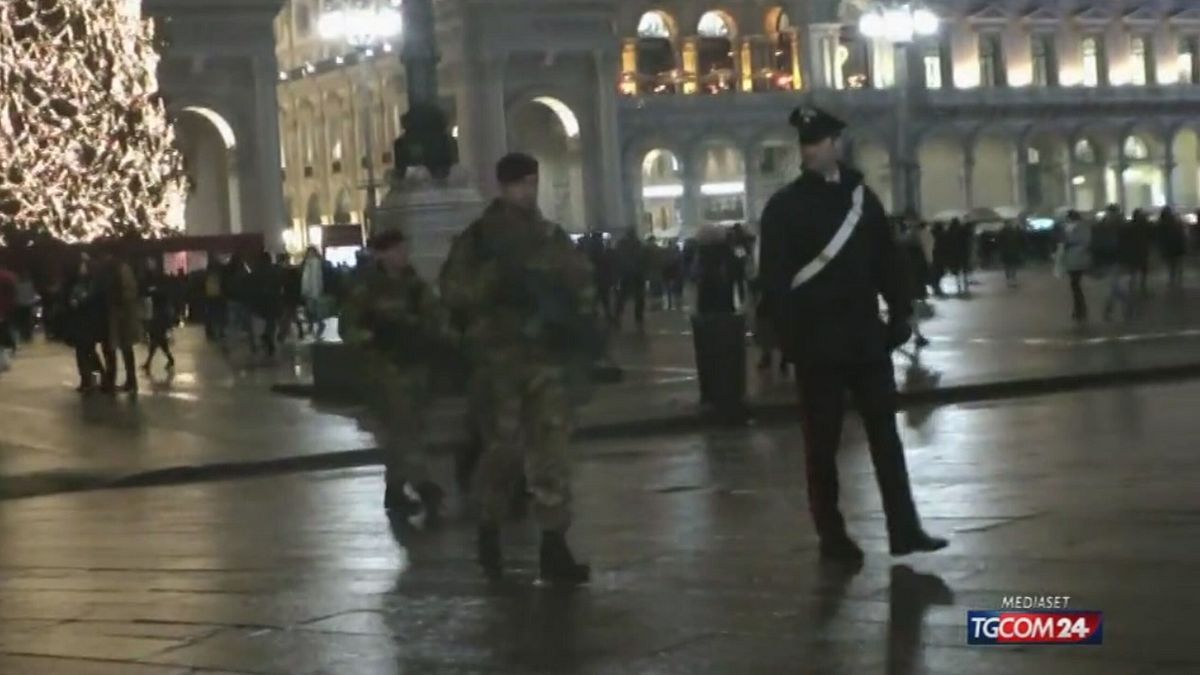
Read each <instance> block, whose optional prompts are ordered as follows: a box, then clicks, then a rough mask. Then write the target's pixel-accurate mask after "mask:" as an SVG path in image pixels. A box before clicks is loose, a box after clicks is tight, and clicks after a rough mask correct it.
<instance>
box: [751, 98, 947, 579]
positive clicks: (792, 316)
mask: <svg viewBox="0 0 1200 675" xmlns="http://www.w3.org/2000/svg"><path fill="white" fill-rule="evenodd" d="M791 123H792V125H793V126H795V127H796V128H797V129H798V131H799V132H800V144H801V146H814V147H815V146H816V145H818V144H823V143H825V142H827V141H830V140H831V139H832V142H835V143H836V141H837V138H838V136H839V135H840V133H841V131H842V129H844V128H845V124H844V123H842V122H841V121H840V120H838V119H837V118H835V117H833V116H832V115H829V114H828V113H825V112H823V111H820V110H817V109H814V108H802V109H799V110H797V111H796V112H794V113H792V117H791ZM825 147H826V148H828V147H829V146H825ZM806 150H811V148H806ZM761 227H762V238H761V250H760V254H759V255H760V266H761V269H760V273H761V279H762V283H763V290H764V294H765V297H764V302H763V309H764V310H765V311H766V312H767V313H768V318H769V320H771V321H772V322H773V323H774V325H775V326H777V327H778V330H779V332H780V335H781V342H782V345H783V350H784V353H785V354H786V355H787V357H788V358H789V359H790V360H791V361H792V362H793V363H795V364H796V374H797V383H798V389H799V396H800V409H801V424H802V426H803V429H804V442H805V451H806V458H807V477H808V500H809V508H810V509H811V511H812V516H813V520H814V521H815V524H816V528H817V533H818V535H819V536H820V538H821V555H822V557H826V558H833V559H842V560H851V561H859V560H861V559H862V557H863V552H862V550H861V549H860V548H859V547H858V546H857V545H856V544H855V543H854V541H853V540H852V539H851V538H850V537H849V536H848V535H847V533H846V524H845V521H844V520H843V519H842V514H841V512H840V511H839V510H838V474H837V460H836V453H837V449H838V445H839V444H840V442H841V433H842V420H843V417H844V416H845V406H846V392H847V391H849V393H850V394H851V395H852V396H853V399H854V404H855V407H856V409H857V410H858V411H859V414H860V415H861V417H862V421H863V425H864V426H865V427H866V432H867V437H868V440H869V443H870V449H871V459H872V462H873V463H874V465H875V473H876V476H877V478H878V481H879V488H880V492H881V493H882V496H883V506H884V510H885V512H886V514H887V528H888V538H889V540H890V544H891V552H892V554H893V555H906V554H908V553H913V552H916V551H934V550H938V549H940V548H943V547H945V546H946V541H945V540H944V539H939V538H936V537H931V536H929V535H928V534H926V533H925V532H924V530H923V529H922V528H921V524H920V518H919V517H918V515H917V510H916V506H915V505H914V504H913V497H912V490H911V488H910V487H909V481H908V469H907V467H906V465H905V461H904V447H903V445H902V444H901V442H900V436H899V433H898V432H897V429H896V383H895V378H894V373H893V368H892V361H891V352H892V351H893V350H894V349H895V348H897V347H899V346H900V345H902V344H904V343H905V342H907V340H908V338H909V337H911V328H910V326H909V323H908V321H909V318H910V314H911V311H912V310H911V306H912V303H911V302H910V297H911V293H910V290H909V288H908V282H907V280H906V275H905V274H904V269H903V267H902V264H903V263H902V260H901V258H900V253H899V251H898V250H897V246H896V243H895V241H894V239H893V234H892V230H891V228H890V226H889V224H888V221H887V217H886V214H885V212H884V208H883V205H882V203H881V202H880V201H879V198H878V197H877V196H876V195H875V193H874V192H873V191H872V190H871V189H870V188H869V187H867V186H866V185H865V184H864V183H863V176H862V174H861V173H859V172H857V171H855V170H853V169H851V168H849V167H847V166H844V165H837V168H836V169H832V170H830V171H828V172H825V173H817V172H815V171H813V170H811V169H810V168H807V167H806V168H805V169H804V171H803V172H802V173H801V175H800V177H799V178H798V179H797V180H796V181H794V182H793V183H791V184H790V185H788V186H786V187H784V188H782V189H781V190H779V192H777V193H775V195H774V196H773V197H772V198H771V200H770V201H769V202H768V203H767V207H766V210H765V211H764V212H763V215H762V226H761ZM880 296H882V297H883V299H884V302H885V303H886V305H887V309H888V312H887V313H888V320H887V322H885V321H884V320H883V319H882V318H881V317H880V312H879V300H878V298H879V297H880Z"/></svg>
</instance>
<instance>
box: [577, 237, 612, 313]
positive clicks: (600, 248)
mask: <svg viewBox="0 0 1200 675" xmlns="http://www.w3.org/2000/svg"><path fill="white" fill-rule="evenodd" d="M584 241H586V242H587V245H586V247H585V248H586V253H587V256H588V260H589V261H591V263H592V274H593V281H594V283H595V284H596V304H597V305H598V306H599V308H600V312H601V313H602V315H603V316H604V320H605V321H607V322H612V321H613V320H614V319H615V315H614V313H613V288H614V287H615V285H616V270H615V269H614V261H613V252H612V249H611V248H609V246H608V242H607V241H606V238H605V236H604V233H603V232H592V233H591V234H588V235H587V236H586V237H585V238H584Z"/></svg>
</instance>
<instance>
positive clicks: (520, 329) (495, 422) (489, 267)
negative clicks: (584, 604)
mask: <svg viewBox="0 0 1200 675" xmlns="http://www.w3.org/2000/svg"><path fill="white" fill-rule="evenodd" d="M496 178H497V181H498V183H499V185H500V196H499V198H497V199H496V200H495V201H493V202H492V203H491V204H489V205H488V207H487V208H486V210H485V211H484V212H483V215H482V216H481V217H480V218H479V219H478V220H476V221H475V222H474V223H472V224H471V225H470V226H469V227H468V228H467V229H466V230H465V231H464V232H463V233H462V234H460V235H459V236H458V237H456V238H455V240H454V243H453V245H452V247H451V251H450V256H449V258H448V259H447V261H446V263H445V266H444V267H443V269H442V273H441V290H442V299H443V301H444V302H445V303H446V305H447V307H448V308H449V310H450V312H451V314H452V315H453V316H456V317H461V318H462V320H463V322H464V324H465V329H464V331H463V332H464V335H465V336H466V348H467V351H468V354H469V356H470V359H471V361H472V363H473V366H474V375H473V377H474V378H475V384H474V385H473V388H472V391H475V392H477V394H476V395H477V396H478V397H479V407H480V413H479V421H480V425H481V428H482V436H483V439H484V453H483V456H482V457H480V459H479V464H478V468H477V470H476V480H477V487H478V491H479V494H478V497H479V501H480V526H479V531H478V539H477V544H478V555H479V562H480V564H481V565H482V567H483V570H484V572H485V573H486V574H487V575H488V576H489V578H497V577H499V576H501V574H502V570H503V563H502V555H501V549H500V524H501V523H502V522H504V520H505V518H506V516H507V515H508V513H509V509H510V505H511V503H512V494H513V486H514V485H515V484H516V483H517V482H518V480H519V479H520V477H521V475H522V467H524V475H525V478H526V480H527V481H528V485H529V492H530V493H531V494H532V498H533V502H534V512H535V514H536V516H537V519H538V522H539V524H540V526H541V530H542V538H541V548H540V552H539V566H540V570H541V578H542V579H543V580H545V581H547V582H551V583H564V584H580V583H586V582H587V581H588V580H589V578H590V576H591V572H590V568H589V567H588V566H587V565H584V564H581V563H578V562H576V560H575V557H574V556H573V555H572V553H571V550H570V548H569V547H568V546H567V541H566V531H567V528H568V527H569V526H570V524H571V501H572V500H571V486H570V475H569V468H568V467H569V461H570V460H569V459H568V457H567V446H568V443H569V439H570V435H571V420H572V416H573V398H574V399H576V400H581V399H582V398H583V394H584V393H585V392H586V389H587V388H586V382H587V378H588V374H589V373H590V372H591V368H592V364H593V362H594V361H595V359H596V358H597V357H598V356H599V355H600V354H602V351H603V350H602V348H603V342H602V339H601V335H600V333H599V332H598V326H597V325H596V322H595V320H594V313H593V311H592V307H593V302H594V298H593V294H594V292H595V291H594V289H593V287H592V280H593V277H592V270H591V266H590V265H589V264H588V261H587V258H586V257H584V256H582V255H580V254H579V253H578V252H577V251H576V250H575V248H574V247H573V246H572V245H571V240H570V238H569V237H568V236H567V235H566V233H565V232H564V231H563V230H562V228H561V227H559V226H557V225H554V224H553V223H550V222H548V221H547V220H546V219H545V218H543V217H542V215H541V214H540V213H539V211H538V208H537V194H538V163H537V160H535V159H534V158H533V157H530V156H528V155H525V154H520V153H514V154H510V155H507V156H505V157H504V158H502V159H501V160H500V161H499V163H498V164H497V167H496ZM626 237H627V238H630V237H631V239H630V241H631V242H632V243H626V244H625V247H626V250H628V251H636V248H640V246H641V242H640V241H639V240H638V238H637V235H636V234H633V233H629V234H627V235H626ZM635 247H636V248H635ZM623 276H624V275H623ZM627 278H629V279H632V278H633V275H632V274H630V275H629V276H628V277H627ZM573 394H574V396H573Z"/></svg>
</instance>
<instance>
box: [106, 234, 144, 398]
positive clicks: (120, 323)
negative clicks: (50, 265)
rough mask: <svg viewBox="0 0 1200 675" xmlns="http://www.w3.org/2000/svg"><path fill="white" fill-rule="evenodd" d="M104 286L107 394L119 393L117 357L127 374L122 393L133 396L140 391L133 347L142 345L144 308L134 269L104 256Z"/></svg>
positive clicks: (121, 259)
mask: <svg viewBox="0 0 1200 675" xmlns="http://www.w3.org/2000/svg"><path fill="white" fill-rule="evenodd" d="M100 267H101V270H102V272H101V274H102V279H103V285H104V300H105V302H107V303H108V335H107V336H106V339H105V341H104V342H103V343H102V344H101V346H100V350H101V353H102V354H103V355H104V382H103V385H102V388H103V389H104V390H105V391H106V392H112V391H115V390H116V389H117V386H116V381H117V356H118V355H119V356H120V358H121V365H122V367H123V369H124V372H125V379H124V381H123V382H122V383H121V386H120V390H121V391H123V392H126V393H130V394H136V393H137V391H138V379H137V361H136V359H135V358H134V355H133V346H134V345H135V344H137V343H138V342H140V341H141V336H142V330H143V325H142V305H141V302H140V301H139V299H140V293H139V292H138V283H137V277H136V276H135V275H134V272H133V267H131V266H130V265H129V263H128V262H126V261H125V260H124V259H123V258H118V257H116V256H113V255H112V254H110V253H107V252H106V253H103V254H102V256H101V260H100Z"/></svg>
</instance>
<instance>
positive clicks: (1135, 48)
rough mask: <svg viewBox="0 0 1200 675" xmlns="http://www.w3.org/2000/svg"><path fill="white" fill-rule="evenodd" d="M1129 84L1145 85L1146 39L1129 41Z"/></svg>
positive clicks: (1137, 38)
mask: <svg viewBox="0 0 1200 675" xmlns="http://www.w3.org/2000/svg"><path fill="white" fill-rule="evenodd" d="M1129 82H1130V83H1131V84H1136V85H1138V86H1142V85H1144V84H1146V39H1145V38H1142V37H1135V38H1133V39H1132V40H1130V41H1129Z"/></svg>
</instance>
